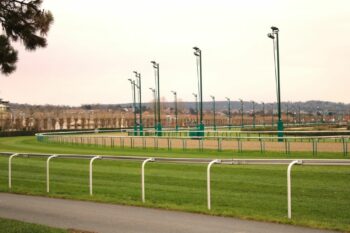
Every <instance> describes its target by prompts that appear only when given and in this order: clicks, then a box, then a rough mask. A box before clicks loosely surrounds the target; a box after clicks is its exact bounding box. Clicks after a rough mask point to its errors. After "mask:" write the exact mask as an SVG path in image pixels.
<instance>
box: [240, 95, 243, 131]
mask: <svg viewBox="0 0 350 233" xmlns="http://www.w3.org/2000/svg"><path fill="white" fill-rule="evenodd" d="M239 101H240V102H241V126H242V128H244V119H243V100H242V99H239Z"/></svg>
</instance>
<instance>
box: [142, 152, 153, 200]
mask: <svg viewBox="0 0 350 233" xmlns="http://www.w3.org/2000/svg"><path fill="white" fill-rule="evenodd" d="M154 161H155V159H154V158H149V159H146V160H145V161H143V162H142V167H141V191H142V202H143V203H145V165H146V163H148V162H154Z"/></svg>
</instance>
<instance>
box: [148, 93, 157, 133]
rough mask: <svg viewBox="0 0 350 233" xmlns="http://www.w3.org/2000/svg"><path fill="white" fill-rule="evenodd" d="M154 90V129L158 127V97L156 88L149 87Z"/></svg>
mask: <svg viewBox="0 0 350 233" xmlns="http://www.w3.org/2000/svg"><path fill="white" fill-rule="evenodd" d="M149 89H150V90H151V91H152V92H153V103H154V106H153V108H154V129H155V130H156V129H157V97H156V89H154V88H149Z"/></svg>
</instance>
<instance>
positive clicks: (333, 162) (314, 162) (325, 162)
mask: <svg viewBox="0 0 350 233" xmlns="http://www.w3.org/2000/svg"><path fill="white" fill-rule="evenodd" d="M0 156H5V157H8V158H9V160H8V163H9V164H8V165H9V189H11V187H12V185H11V175H12V174H11V173H12V168H11V160H12V158H13V157H16V156H17V157H19V156H22V157H26V158H47V161H46V172H47V173H46V179H47V180H46V181H47V190H46V191H47V192H49V190H50V189H49V188H50V187H49V184H50V180H49V176H50V173H49V172H50V170H49V168H50V166H49V165H50V164H49V162H50V160H51V159H52V158H55V157H58V158H61V159H89V160H90V170H89V188H90V195H92V194H93V189H92V187H93V186H92V185H93V184H92V178H93V170H92V169H93V167H92V165H93V162H94V160H96V159H101V160H124V161H139V162H142V166H141V192H142V202H145V165H146V164H147V163H148V162H159V163H193V164H207V207H208V209H209V210H210V209H211V187H210V169H211V166H212V165H214V164H224V165H288V168H287V207H288V218H291V217H292V202H291V200H292V189H291V185H292V184H291V171H292V167H293V166H294V165H296V164H297V165H311V166H350V159H221V160H220V159H214V160H213V159H198V158H148V157H132V156H102V155H97V156H96V155H77V154H71V155H69V154H38V153H13V152H0Z"/></svg>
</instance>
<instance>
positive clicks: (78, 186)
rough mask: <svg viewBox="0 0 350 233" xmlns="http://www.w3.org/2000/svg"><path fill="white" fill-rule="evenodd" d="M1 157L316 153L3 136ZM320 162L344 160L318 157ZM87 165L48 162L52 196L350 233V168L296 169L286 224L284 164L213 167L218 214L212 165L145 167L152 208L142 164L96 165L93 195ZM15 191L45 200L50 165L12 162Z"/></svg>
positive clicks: (0, 167) (2, 173) (3, 166)
mask: <svg viewBox="0 0 350 233" xmlns="http://www.w3.org/2000/svg"><path fill="white" fill-rule="evenodd" d="M0 150H1V151H13V152H41V153H79V154H115V155H137V156H141V155H142V156H154V157H161V156H169V157H210V158H232V157H235V158H257V157H258V158H262V157H263V158H290V157H293V158H315V157H314V156H312V153H309V154H308V153H297V152H296V153H292V154H291V155H288V156H287V155H285V154H283V153H277V152H276V153H265V154H260V152H244V153H236V154H234V153H233V152H228V151H225V152H220V153H218V152H216V151H206V152H198V151H186V153H183V152H181V151H180V150H178V151H177V150H172V151H167V150H157V151H155V150H147V151H142V150H140V149H127V150H121V149H113V150H112V149H110V148H102V147H99V148H95V147H91V146H90V147H88V146H70V145H55V144H41V143H38V142H36V141H35V138H34V137H17V138H1V139H0ZM316 158H344V157H343V156H342V155H341V154H340V153H339V154H336V153H334V154H333V153H320V154H319V155H318V156H317V157H316ZM7 162H8V160H7V158H5V157H0V191H2V192H9V191H10V190H8V188H7V178H8V177H7V169H8V168H7ZM88 169H89V166H88V160H78V159H70V160H67V159H66V160H65V159H59V158H58V159H54V160H52V162H51V164H50V170H51V172H50V173H51V176H50V177H51V182H50V184H51V189H50V190H51V193H50V194H49V196H52V197H61V198H71V199H80V200H92V201H98V202H109V203H118V204H128V205H144V206H149V207H156V208H166V209H174V210H185V211H191V212H198V213H207V214H214V215H224V216H235V217H239V218H244V219H256V220H262V221H272V222H282V223H290V224H297V225H305V226H311V227H317V228H326V229H337V230H341V231H346V232H350V211H349V208H350V198H349V194H350V185H349V180H350V168H349V167H317V166H296V167H295V168H293V179H292V180H293V189H292V191H293V199H292V206H293V219H292V220H288V219H287V185H286V169H287V167H286V166H280V165H275V166H267V165H266V166H265V165H263V166H253V165H241V166H233V165H226V166H224V165H214V166H213V167H212V183H211V186H212V210H211V211H208V210H207V208H206V165H186V164H181V165H178V164H160V163H150V164H147V165H146V203H145V204H143V203H142V202H141V187H140V180H141V177H140V171H141V164H140V163H138V162H125V161H116V162H111V161H103V160H102V161H95V163H94V196H92V197H90V196H89V187H88ZM12 175H13V178H12V186H13V188H12V190H11V191H12V192H15V193H25V194H32V195H47V194H46V192H45V190H46V186H45V185H46V183H45V179H46V176H45V175H46V173H45V160H44V159H34V158H30V159H28V158H20V157H18V158H14V159H13V167H12Z"/></svg>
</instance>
